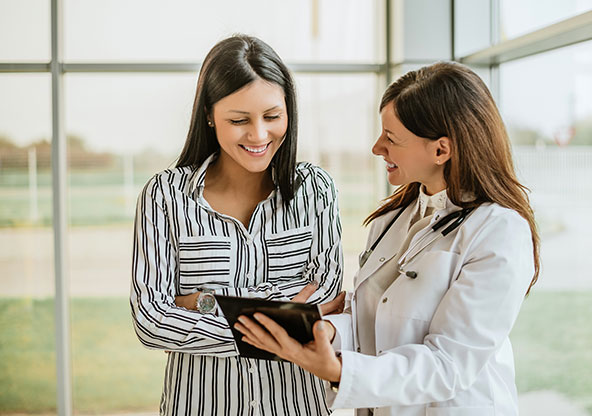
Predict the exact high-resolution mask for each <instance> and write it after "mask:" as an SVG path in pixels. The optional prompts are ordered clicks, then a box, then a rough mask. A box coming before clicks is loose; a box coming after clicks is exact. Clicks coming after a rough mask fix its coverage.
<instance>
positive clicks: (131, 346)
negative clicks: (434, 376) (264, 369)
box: [0, 0, 592, 416]
mask: <svg viewBox="0 0 592 416" xmlns="http://www.w3.org/2000/svg"><path fill="white" fill-rule="evenodd" d="M237 32H242V33H247V34H251V35H255V36H259V37H261V38H262V39H263V40H265V41H266V42H267V43H269V44H270V45H271V46H272V47H273V48H274V49H275V50H276V51H277V52H278V54H279V55H280V56H281V57H282V58H283V59H284V61H285V62H286V63H288V64H289V66H290V67H291V69H292V70H293V71H294V74H295V78H296V81H297V84H298V86H297V88H298V101H299V110H300V137H299V159H300V160H306V161H310V162H313V163H315V164H318V165H320V166H322V167H323V168H325V169H326V170H327V171H329V173H330V174H331V175H332V176H333V177H334V179H335V181H336V183H337V186H338V188H339V198H340V200H339V203H340V208H341V219H342V224H343V243H344V250H345V259H346V261H345V277H344V279H345V280H344V287H345V288H351V286H352V277H353V275H354V273H355V271H356V267H357V256H358V253H359V252H360V251H362V250H363V248H364V245H365V240H366V229H365V228H364V227H362V225H361V224H362V221H363V220H364V218H365V217H366V216H367V215H368V213H370V212H371V211H372V210H373V209H374V208H375V207H376V206H377V204H378V203H379V201H380V200H381V199H382V198H384V197H386V196H387V195H388V193H389V192H391V190H390V189H389V188H388V185H387V183H386V176H385V173H384V168H383V163H382V162H381V160H380V159H379V158H376V157H374V156H372V154H371V152H370V148H371V146H372V144H373V142H374V140H375V138H376V137H377V135H378V132H379V117H378V103H379V100H380V97H381V95H382V92H383V91H384V89H385V88H386V86H387V85H388V83H390V82H391V81H393V80H394V79H396V78H397V77H398V76H399V75H401V74H403V73H405V72H406V71H408V70H411V69H416V68H418V67H421V66H423V65H426V64H429V63H432V62H435V61H438V60H456V61H460V62H463V63H465V64H467V65H470V66H471V67H472V68H473V69H474V70H475V71H477V73H479V74H480V75H481V76H482V77H483V79H484V80H485V81H486V83H487V84H488V85H489V86H490V88H491V90H492V93H493V94H494V97H495V98H496V101H497V103H498V105H499V107H500V110H501V112H502V115H503V117H504V120H505V122H506V125H507V128H508V131H509V134H510V138H511V140H512V143H513V149H514V157H515V164H516V169H517V171H518V173H519V176H520V179H521V180H522V181H523V183H524V184H525V185H526V186H528V187H529V188H530V190H531V201H532V204H533V206H534V208H535V212H536V218H537V221H538V225H539V228H540V232H541V238H542V248H541V250H542V262H543V264H542V274H541V277H540V278H539V282H538V284H537V285H536V286H535V288H534V289H533V291H532V292H531V295H530V296H529V297H528V298H527V299H526V300H525V303H524V306H523V308H522V311H521V314H520V316H519V319H518V322H517V323H516V326H515V328H514V330H513V332H512V341H513V345H514V352H515V357H516V371H517V375H516V378H517V384H518V389H519V392H520V406H521V411H522V412H521V413H522V414H525V415H535V414H536V415H545V414H562V415H564V416H567V415H592V376H591V374H592V325H590V322H589V320H590V316H592V256H591V255H590V249H591V248H592V215H591V214H590V213H591V212H592V0H562V1H556V0H282V1H271V0H250V1H239V0H218V1H215V2H212V1H208V2H206V1H200V0H171V1H169V2H166V4H165V3H164V2H161V1H157V0H100V1H99V0H0V414H58V413H59V414H63V415H66V414H72V413H74V414H120V413H136V414H140V413H141V414H156V413H157V411H158V401H159V398H160V390H161V383H162V380H163V376H164V365H165V355H164V353H162V352H157V351H148V350H145V349H143V348H142V347H141V346H140V343H139V342H138V341H137V340H136V338H135V334H134V332H133V329H132V325H131V317H130V311H129V306H128V293H129V285H130V270H131V244H132V228H133V216H134V209H135V201H136V198H137V195H138V193H139V190H140V189H141V188H142V186H143V185H144V183H145V182H146V181H147V180H148V179H149V178H150V177H151V176H152V175H153V174H154V173H156V172H158V171H160V170H163V169H166V168H168V167H171V166H172V165H174V162H175V159H176V157H177V156H178V154H179V153H180V150H181V148H182V145H183V143H184V140H185V136H186V133H187V129H188V126H189V118H190V114H191V107H192V100H193V96H194V93H195V86H196V80H197V74H198V71H199V67H200V62H201V60H202V59H203V58H204V57H205V54H206V53H207V51H208V50H209V49H210V48H211V47H212V46H213V45H214V44H215V43H216V42H217V41H219V40H221V39H223V38H225V37H227V36H229V35H231V34H233V33H237ZM340 414H351V411H344V412H341V413H340Z"/></svg>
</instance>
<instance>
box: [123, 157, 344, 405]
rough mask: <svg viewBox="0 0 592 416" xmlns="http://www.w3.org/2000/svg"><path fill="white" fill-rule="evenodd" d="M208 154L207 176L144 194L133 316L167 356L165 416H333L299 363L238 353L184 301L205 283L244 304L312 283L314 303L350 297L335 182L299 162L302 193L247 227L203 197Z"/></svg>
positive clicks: (153, 186) (261, 209) (174, 179)
mask: <svg viewBox="0 0 592 416" xmlns="http://www.w3.org/2000/svg"><path fill="white" fill-rule="evenodd" d="M213 157H214V156H212V157H210V158H209V159H208V160H207V161H206V162H205V163H204V164H203V165H202V166H201V167H199V169H196V168H190V167H184V168H175V169H169V170H166V171H164V172H161V173H159V174H157V175H155V176H154V177H153V178H152V179H151V180H150V181H149V182H148V183H147V184H146V186H145V187H144V189H143V191H142V193H141V194H140V197H139V199H138V208H137V213H136V223H135V234H134V248H133V266H132V268H133V269H132V288H131V297H130V303H131V309H132V316H133V322H134V327H135V330H136V333H137V335H138V338H139V339H140V341H141V342H142V343H143V344H144V345H145V346H146V347H148V348H152V349H160V350H167V351H170V353H169V354H168V363H167V367H166V374H165V381H164V388H163V393H162V399H161V409H160V413H161V414H162V415H202V414H207V415H229V416H230V415H231V416H236V415H303V416H304V415H307V416H308V415H326V414H328V413H329V410H328V408H327V406H326V404H325V392H324V388H323V385H322V382H321V381H320V380H319V379H318V378H316V377H315V376H313V375H312V374H310V373H308V372H306V371H304V370H302V369H300V368H299V367H297V366H295V365H293V364H291V363H280V362H274V361H264V360H253V359H246V358H241V357H239V356H238V353H237V350H236V348H235V344H234V341H233V338H232V333H231V331H230V328H229V326H228V323H227V322H226V320H225V319H224V317H223V316H219V314H218V313H216V314H205V315H202V314H200V313H198V312H196V311H190V310H186V309H184V308H179V307H177V306H175V303H174V300H175V295H185V294H189V293H192V292H195V291H196V290H198V289H200V288H204V287H207V288H214V289H215V290H216V292H218V293H222V294H226V295H232V296H242V297H258V298H265V299H277V300H289V299H291V298H292V297H294V295H296V294H297V293H298V292H299V291H300V290H301V289H302V288H303V287H304V286H305V285H306V284H307V283H309V282H311V281H313V280H315V281H317V282H318V283H319V289H318V290H317V291H316V293H315V294H314V295H313V296H312V297H311V298H310V299H309V302H311V303H324V302H326V301H328V300H331V299H333V298H334V297H335V296H336V295H337V294H338V293H339V291H340V290H341V278H342V269H341V265H342V260H343V254H342V249H341V224H340V221H339V209H338V204H337V193H336V190H335V187H334V184H333V181H332V179H331V178H330V176H329V175H328V174H327V173H326V172H325V171H323V170H322V169H320V168H318V167H315V166H313V165H310V164H308V163H300V164H298V166H297V169H296V174H297V178H298V180H297V183H300V186H299V187H298V189H297V191H296V195H295V197H294V198H293V199H292V201H290V203H289V204H284V203H283V201H282V199H281V194H280V193H279V192H278V191H277V190H276V191H275V192H273V193H272V194H271V195H270V197H269V198H268V199H266V200H265V201H262V202H261V203H260V204H259V205H258V206H257V208H256V209H255V212H254V213H253V216H252V218H251V223H250V224H249V227H248V229H246V228H245V227H244V226H243V225H242V224H241V223H240V222H238V221H237V220H235V219H233V218H231V217H228V216H225V215H222V214H220V213H218V212H216V211H214V210H212V209H211V208H210V206H209V205H208V203H207V202H206V201H205V199H204V198H203V196H202V193H203V185H204V178H205V173H206V169H207V166H208V165H209V164H210V163H211V161H212V160H213Z"/></svg>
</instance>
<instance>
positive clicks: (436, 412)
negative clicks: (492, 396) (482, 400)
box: [426, 406, 495, 416]
mask: <svg viewBox="0 0 592 416" xmlns="http://www.w3.org/2000/svg"><path fill="white" fill-rule="evenodd" d="M494 414H495V412H494V411H493V407H492V406H483V407H428V408H427V410H426V416H493V415H494Z"/></svg>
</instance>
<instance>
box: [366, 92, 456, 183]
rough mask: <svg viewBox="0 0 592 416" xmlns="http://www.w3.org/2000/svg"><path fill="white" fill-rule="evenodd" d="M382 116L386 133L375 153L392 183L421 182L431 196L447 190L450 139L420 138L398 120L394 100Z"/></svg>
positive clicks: (380, 139)
mask: <svg viewBox="0 0 592 416" xmlns="http://www.w3.org/2000/svg"><path fill="white" fill-rule="evenodd" d="M380 117H381V119H382V133H381V135H380V137H379V138H378V140H377V141H376V143H375V144H374V146H373V147H372V153H374V154H375V155H377V156H382V158H383V159H384V161H385V162H386V170H387V172H388V181H389V183H390V184H391V185H393V186H399V185H407V184H410V183H413V182H419V183H421V184H423V185H424V186H425V191H426V192H427V193H428V194H434V193H437V192H439V191H441V190H443V189H445V188H446V182H445V181H444V164H445V163H446V161H447V160H448V159H449V158H450V143H449V139H448V138H447V137H441V138H439V139H437V140H430V139H426V138H423V137H419V136H416V135H415V134H413V133H412V132H410V131H409V130H407V128H406V127H405V126H404V125H403V123H401V121H400V120H399V119H398V118H397V116H396V114H395V107H394V103H393V102H392V101H391V102H390V103H388V104H387V105H386V106H385V107H384V108H383V109H382V111H381V112H380Z"/></svg>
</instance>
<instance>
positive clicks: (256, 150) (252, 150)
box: [239, 142, 271, 154]
mask: <svg viewBox="0 0 592 416" xmlns="http://www.w3.org/2000/svg"><path fill="white" fill-rule="evenodd" d="M270 144H271V142H269V143H267V144H264V145H263V146H246V145H243V144H239V146H240V147H242V148H243V149H245V150H246V151H247V152H249V153H254V154H260V153H263V152H265V151H266V150H267V148H268V147H269V145H270Z"/></svg>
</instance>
